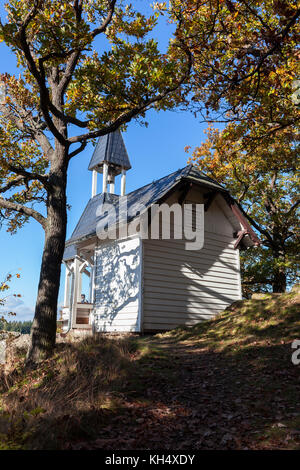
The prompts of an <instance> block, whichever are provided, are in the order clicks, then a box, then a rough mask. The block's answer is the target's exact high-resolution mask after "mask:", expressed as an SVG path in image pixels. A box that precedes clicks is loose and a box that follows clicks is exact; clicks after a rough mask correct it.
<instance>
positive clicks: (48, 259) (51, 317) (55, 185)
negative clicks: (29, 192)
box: [27, 146, 67, 364]
mask: <svg viewBox="0 0 300 470" xmlns="http://www.w3.org/2000/svg"><path fill="white" fill-rule="evenodd" d="M66 153H67V148H65V147H63V146H57V148H56V150H55V158H54V161H55V162H56V163H55V164H54V168H52V170H51V172H50V175H49V186H50V190H49V193H48V200H47V224H46V228H45V243H44V251H43V257H42V264H41V271H40V280H39V286H38V295H37V301H36V307H35V316H34V320H33V325H32V328H31V342H30V347H29V350H28V353H27V364H34V363H38V362H40V361H42V360H43V359H45V358H47V357H49V356H51V354H52V352H53V350H54V347H55V339H56V317H57V301H58V292H59V285H60V274H61V263H62V259H63V253H64V247H65V238H66V226H67V209H66V185H67V163H66V162H67V158H66Z"/></svg>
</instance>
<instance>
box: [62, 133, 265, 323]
mask: <svg viewBox="0 0 300 470" xmlns="http://www.w3.org/2000/svg"><path fill="white" fill-rule="evenodd" d="M130 168H131V166H130V162H129V158H128V155H127V152H126V148H125V145H124V142H123V138H122V136H121V133H120V132H119V131H117V132H115V133H113V134H109V135H108V136H105V137H101V138H100V139H99V142H98V144H97V146H96V148H95V151H94V153H93V156H92V159H91V162H90V165H89V169H90V170H91V171H92V197H91V199H90V200H89V202H88V204H87V206H86V208H85V210H84V212H83V214H82V216H81V218H80V220H79V222H78V224H77V226H76V227H75V230H74V232H73V234H72V236H71V238H70V239H69V240H68V241H67V242H66V248H65V254H64V264H65V266H66V278H65V296H64V307H63V309H62V317H61V321H62V324H63V329H64V331H68V330H70V329H76V328H77V329H87V330H92V331H105V332H122V331H123V332H126V331H127V332H129V331H132V332H154V331H161V330H167V329H171V328H174V327H176V326H178V325H192V324H194V323H196V322H199V321H201V320H203V319H208V318H210V317H212V316H214V315H216V314H217V313H218V312H220V311H222V310H223V309H224V308H225V307H226V306H228V305H229V304H230V303H232V302H233V301H235V300H238V299H240V298H241V279H240V264H239V250H240V249H246V248H249V247H251V246H254V245H257V244H258V243H259V242H258V239H257V237H256V235H255V233H254V232H253V230H252V229H251V227H250V226H249V224H248V223H247V221H246V219H245V218H244V216H243V215H242V213H241V211H240V209H239V208H238V206H237V205H236V203H235V202H234V200H233V199H232V198H231V196H230V194H229V193H228V191H227V190H226V189H225V188H224V187H222V186H221V185H219V184H218V183H217V182H215V181H213V180H212V179H211V178H208V177H206V176H205V175H204V174H203V173H201V172H199V171H198V170H196V169H195V168H194V167H193V166H192V165H189V166H187V167H185V168H183V169H180V170H178V171H176V172H174V173H172V174H170V175H168V176H165V177H163V178H161V179H159V180H157V181H155V182H152V183H150V184H148V185H146V186H144V187H142V188H139V189H137V190H135V191H133V192H131V193H129V194H126V193H125V182H126V171H127V170H129V169H130ZM98 173H102V174H103V185H102V192H101V193H100V194H98V193H97V175H98ZM119 175H120V176H121V194H120V195H117V194H115V179H116V178H117V177H118V176H119ZM108 189H109V192H108ZM125 201H126V205H127V208H128V213H126V214H125V216H124V217H125V218H124V217H123V216H121V214H120V210H119V207H120V203H121V204H122V203H123V202H125ZM174 203H177V204H180V206H181V207H185V206H186V204H202V205H203V206H202V207H203V208H204V210H203V219H202V223H201V226H200V227H198V228H197V230H198V231H199V232H201V234H200V235H201V237H202V239H203V240H204V243H203V247H202V248H201V249H198V250H187V249H186V240H185V239H175V238H174V223H173V227H171V238H170V239H162V237H161V236H160V237H159V238H158V239H154V238H153V237H151V236H150V238H148V239H143V237H142V236H141V233H140V232H139V230H138V223H137V222H138V221H140V220H141V219H140V217H141V215H140V214H137V210H138V209H139V207H141V204H142V205H143V206H142V207H143V208H144V209H143V210H142V211H141V212H142V215H143V216H144V217H145V214H146V213H147V214H149V213H150V210H151V207H153V205H154V204H160V205H161V204H167V205H169V206H171V205H172V204H174ZM107 204H110V206H109V207H111V208H112V209H111V210H110V209H108V212H106V213H105V217H104V215H103V213H102V214H101V211H103V209H104V208H105V207H108V206H107ZM189 207H191V206H189ZM194 207H196V206H194ZM114 208H115V210H116V213H117V217H118V220H119V221H121V222H122V224H123V225H122V224H121V225H122V226H123V227H127V228H128V227H129V226H130V232H129V233H130V234H129V235H128V234H126V235H124V231H122V230H120V231H119V233H118V234H117V237H116V239H113V240H112V239H104V240H103V239H99V237H98V235H99V230H100V232H101V229H99V224H100V227H101V223H102V229H104V226H105V228H107V227H108V228H110V226H111V227H113V226H114V224H115V222H114V221H113V218H110V217H111V215H112V214H110V213H109V212H114ZM118 210H119V212H118ZM122 217H123V219H122ZM147 217H148V219H147V220H148V230H149V232H150V231H151V224H152V223H153V219H151V216H150V215H149V216H148V215H147ZM144 220H145V219H144ZM172 220H173V219H172V217H171V221H172ZM133 225H135V226H136V227H137V229H136V230H134V227H133ZM97 227H98V228H97ZM120 232H121V233H120ZM97 234H98V235H97ZM160 235H161V234H160ZM201 237H200V236H199V238H201ZM82 276H88V277H89V280H90V282H89V285H90V289H89V293H88V294H87V293H86V292H85V294H87V297H88V303H81V302H80V300H81V294H82Z"/></svg>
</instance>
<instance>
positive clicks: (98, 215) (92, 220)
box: [64, 165, 228, 261]
mask: <svg viewBox="0 0 300 470" xmlns="http://www.w3.org/2000/svg"><path fill="white" fill-rule="evenodd" d="M184 180H187V181H191V182H192V181H193V182H197V183H198V184H200V185H201V186H204V187H208V188H210V189H216V190H218V191H220V192H223V193H228V192H227V191H226V189H225V188H224V187H223V186H221V185H220V184H219V183H217V182H216V181H214V180H213V179H211V178H209V177H208V176H205V175H204V174H203V173H202V172H200V171H199V170H197V169H196V168H195V167H193V166H192V165H188V166H186V167H184V168H182V169H181V170H177V171H175V172H174V173H171V174H170V175H167V176H164V177H163V178H160V179H159V180H157V181H153V182H152V183H150V184H147V185H146V186H143V187H141V188H138V189H136V190H135V191H132V192H131V193H129V194H127V195H126V196H118V195H116V194H109V193H105V194H98V195H96V196H94V197H93V198H92V199H90V200H89V202H88V203H87V206H86V208H85V209H84V211H83V213H82V216H81V217H80V219H79V222H78V224H77V225H76V227H75V230H74V232H73V234H72V236H71V238H70V239H69V240H68V241H67V242H66V249H65V253H64V260H65V261H66V260H68V259H72V258H74V256H75V255H74V253H75V254H76V249H75V245H76V243H77V242H78V241H79V240H81V239H83V238H88V237H91V236H94V235H96V228H97V226H98V228H99V227H101V224H102V223H103V228H104V226H106V225H108V226H110V224H112V223H113V222H121V221H122V222H126V221H127V222H130V221H131V220H132V219H133V218H135V217H136V216H137V214H138V211H139V210H140V211H141V212H142V211H143V210H145V209H148V208H149V207H150V206H151V205H152V204H154V203H156V202H158V201H160V200H161V199H162V197H163V196H165V195H166V194H167V193H168V192H169V191H170V190H171V189H172V188H173V187H175V186H176V185H177V184H178V183H179V182H180V181H184ZM106 203H107V204H112V206H113V207H114V209H115V213H113V209H112V208H111V213H110V214H109V213H107V212H106V213H103V209H105V207H104V204H106ZM126 204H127V211H126V212H125V211H123V210H122V209H125V206H126ZM115 214H116V217H115ZM125 216H126V219H125V218H124V217H125ZM71 246H72V247H73V248H71Z"/></svg>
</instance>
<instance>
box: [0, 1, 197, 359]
mask: <svg viewBox="0 0 300 470" xmlns="http://www.w3.org/2000/svg"><path fill="white" fill-rule="evenodd" d="M6 9H7V20H6V21H5V22H4V21H2V22H1V24H0V39H1V40H2V41H4V42H5V43H6V45H7V46H9V47H10V48H11V50H12V51H13V52H14V53H15V55H16V59H17V63H18V66H19V68H20V71H21V74H20V76H19V77H16V76H11V75H8V74H3V75H1V95H0V139H1V145H0V194H1V195H0V209H1V217H2V218H5V219H6V220H7V221H8V229H9V230H10V231H12V232H14V231H15V230H17V229H18V228H19V227H21V226H22V225H23V224H24V223H25V222H26V221H27V220H28V219H29V218H33V219H35V220H36V221H37V222H38V223H40V225H41V226H42V227H43V229H44V232H45V244H44V250H43V256H42V264H41V271H40V280H39V286H38V296H37V301H36V308H35V316H34V321H33V326H32V330H31V347H30V349H29V352H28V362H29V363H30V362H37V361H39V360H41V359H42V358H43V357H45V356H47V355H49V354H51V353H52V351H53V348H54V345H55V332H56V312H57V297H58V290H59V281H60V271H61V261H62V257H63V252H64V244H65V236H66V224H67V201H66V186H67V175H68V166H69V162H70V160H71V159H72V158H74V157H75V156H77V155H78V154H80V152H81V151H82V150H83V149H84V148H85V147H86V145H87V142H89V141H91V140H94V139H96V138H98V137H100V136H103V135H105V134H107V133H110V132H113V131H115V130H117V129H118V128H119V127H120V126H126V123H128V122H129V121H130V120H131V119H139V120H141V121H143V120H144V118H145V113H146V111H147V110H148V109H150V108H154V109H156V110H164V109H168V108H172V107H174V106H175V105H176V104H177V103H178V102H179V101H180V100H181V99H182V93H183V91H182V86H183V84H184V83H185V82H186V80H187V77H188V75H189V73H190V70H191V55H190V52H189V51H188V50H187V48H186V47H185V44H184V43H183V42H182V41H181V40H180V38H173V40H172V41H170V44H169V47H168V50H167V51H166V52H164V53H163V52H161V51H160V49H159V45H158V43H157V41H156V40H154V39H153V37H151V32H152V30H153V29H154V28H155V26H156V25H157V21H158V16H159V14H160V13H159V10H157V11H154V13H153V14H152V15H151V16H146V15H144V14H141V13H139V12H138V11H136V10H135V8H133V7H132V6H130V5H126V3H125V2H123V1H122V0H72V1H61V0H59V1H58V0H26V1H25V0H10V1H9V2H8V3H7V4H6ZM43 204H44V206H45V210H43V209H42V207H43Z"/></svg>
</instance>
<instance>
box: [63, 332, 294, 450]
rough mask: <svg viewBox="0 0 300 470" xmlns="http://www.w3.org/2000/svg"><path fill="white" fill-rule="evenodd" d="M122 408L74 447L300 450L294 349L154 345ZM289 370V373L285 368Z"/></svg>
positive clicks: (141, 361)
mask: <svg viewBox="0 0 300 470" xmlns="http://www.w3.org/2000/svg"><path fill="white" fill-rule="evenodd" d="M150 346H151V347H152V348H153V352H152V353H151V354H149V355H147V356H146V357H144V358H143V357H142V358H138V357H137V358H136V359H135V361H136V362H137V366H138V367H136V374H135V375H134V376H133V377H132V378H131V380H130V381H129V383H126V384H124V390H122V391H121V392H120V395H119V399H120V408H119V409H118V410H117V411H116V413H115V414H114V415H113V416H111V419H109V425H106V426H104V427H103V429H102V431H101V433H100V434H99V437H98V438H97V439H96V440H94V441H93V442H84V443H83V442H77V443H74V442H73V443H68V444H67V447H68V448H72V449H99V448H101V449H131V450H132V449H178V450H188V449H194V450H197V449H271V448H273V449H274V448H282V449H289V448H293V449H295V448H300V412H299V410H298V403H299V396H300V382H299V372H298V369H297V368H295V367H294V366H292V364H291V361H290V345H284V344H283V345H275V346H270V347H268V348H266V347H262V346H260V345H257V347H256V346H253V347H252V348H251V349H250V350H247V352H241V353H240V354H235V355H232V356H228V354H227V355H226V356H225V355H223V354H221V353H217V352H213V351H211V350H208V349H207V348H204V347H201V345H200V343H197V344H195V342H194V343H193V342H190V343H184V344H183V343H177V344H172V342H171V341H170V340H163V341H157V340H155V341H154V340H152V341H150ZM283 364H284V368H283Z"/></svg>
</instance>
